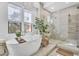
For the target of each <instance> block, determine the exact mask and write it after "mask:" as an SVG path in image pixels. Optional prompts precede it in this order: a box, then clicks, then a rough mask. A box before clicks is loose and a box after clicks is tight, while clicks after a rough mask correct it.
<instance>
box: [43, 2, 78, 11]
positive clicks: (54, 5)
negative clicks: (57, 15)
mask: <svg viewBox="0 0 79 59" xmlns="http://www.w3.org/2000/svg"><path fill="white" fill-rule="evenodd" d="M75 4H78V2H43V8H44V9H46V10H48V11H50V12H55V11H58V10H61V9H64V8H67V7H70V6H73V5H75Z"/></svg>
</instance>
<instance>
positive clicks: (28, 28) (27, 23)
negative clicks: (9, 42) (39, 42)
mask: <svg viewBox="0 0 79 59" xmlns="http://www.w3.org/2000/svg"><path fill="white" fill-rule="evenodd" d="M24 32H32V14H31V13H30V12H28V11H27V10H24Z"/></svg>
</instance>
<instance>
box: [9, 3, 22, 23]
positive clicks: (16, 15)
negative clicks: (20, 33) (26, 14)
mask: <svg viewBox="0 0 79 59" xmlns="http://www.w3.org/2000/svg"><path fill="white" fill-rule="evenodd" d="M8 19H9V20H10V21H19V22H21V8H20V7H18V6H15V5H12V4H9V6H8Z"/></svg>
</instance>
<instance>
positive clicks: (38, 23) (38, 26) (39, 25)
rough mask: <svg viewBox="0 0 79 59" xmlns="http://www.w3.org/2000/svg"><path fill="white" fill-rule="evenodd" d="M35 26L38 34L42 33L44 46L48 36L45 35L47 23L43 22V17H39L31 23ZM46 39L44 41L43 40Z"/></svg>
mask: <svg viewBox="0 0 79 59" xmlns="http://www.w3.org/2000/svg"><path fill="white" fill-rule="evenodd" d="M33 26H34V27H35V29H38V30H39V32H40V34H41V35H42V45H43V46H45V45H47V44H48V37H47V35H46V34H47V33H49V32H48V30H47V29H48V25H47V24H45V22H44V20H43V19H40V18H37V17H36V18H35V24H34V25H33ZM45 41H46V42H45Z"/></svg>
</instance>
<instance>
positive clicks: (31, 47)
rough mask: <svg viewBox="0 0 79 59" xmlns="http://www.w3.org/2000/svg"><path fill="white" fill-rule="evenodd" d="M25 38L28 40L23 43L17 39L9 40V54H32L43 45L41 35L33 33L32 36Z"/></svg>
mask: <svg viewBox="0 0 79 59" xmlns="http://www.w3.org/2000/svg"><path fill="white" fill-rule="evenodd" d="M28 39H30V40H28ZM31 39H33V40H31ZM25 40H26V41H27V42H25V43H21V44H19V43H18V42H17V41H16V40H15V39H11V40H8V41H7V42H6V43H7V47H8V50H9V55H12V56H30V55H32V54H33V53H35V52H37V51H38V49H39V48H40V45H41V36H39V35H33V36H31V37H26V39H25Z"/></svg>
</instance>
